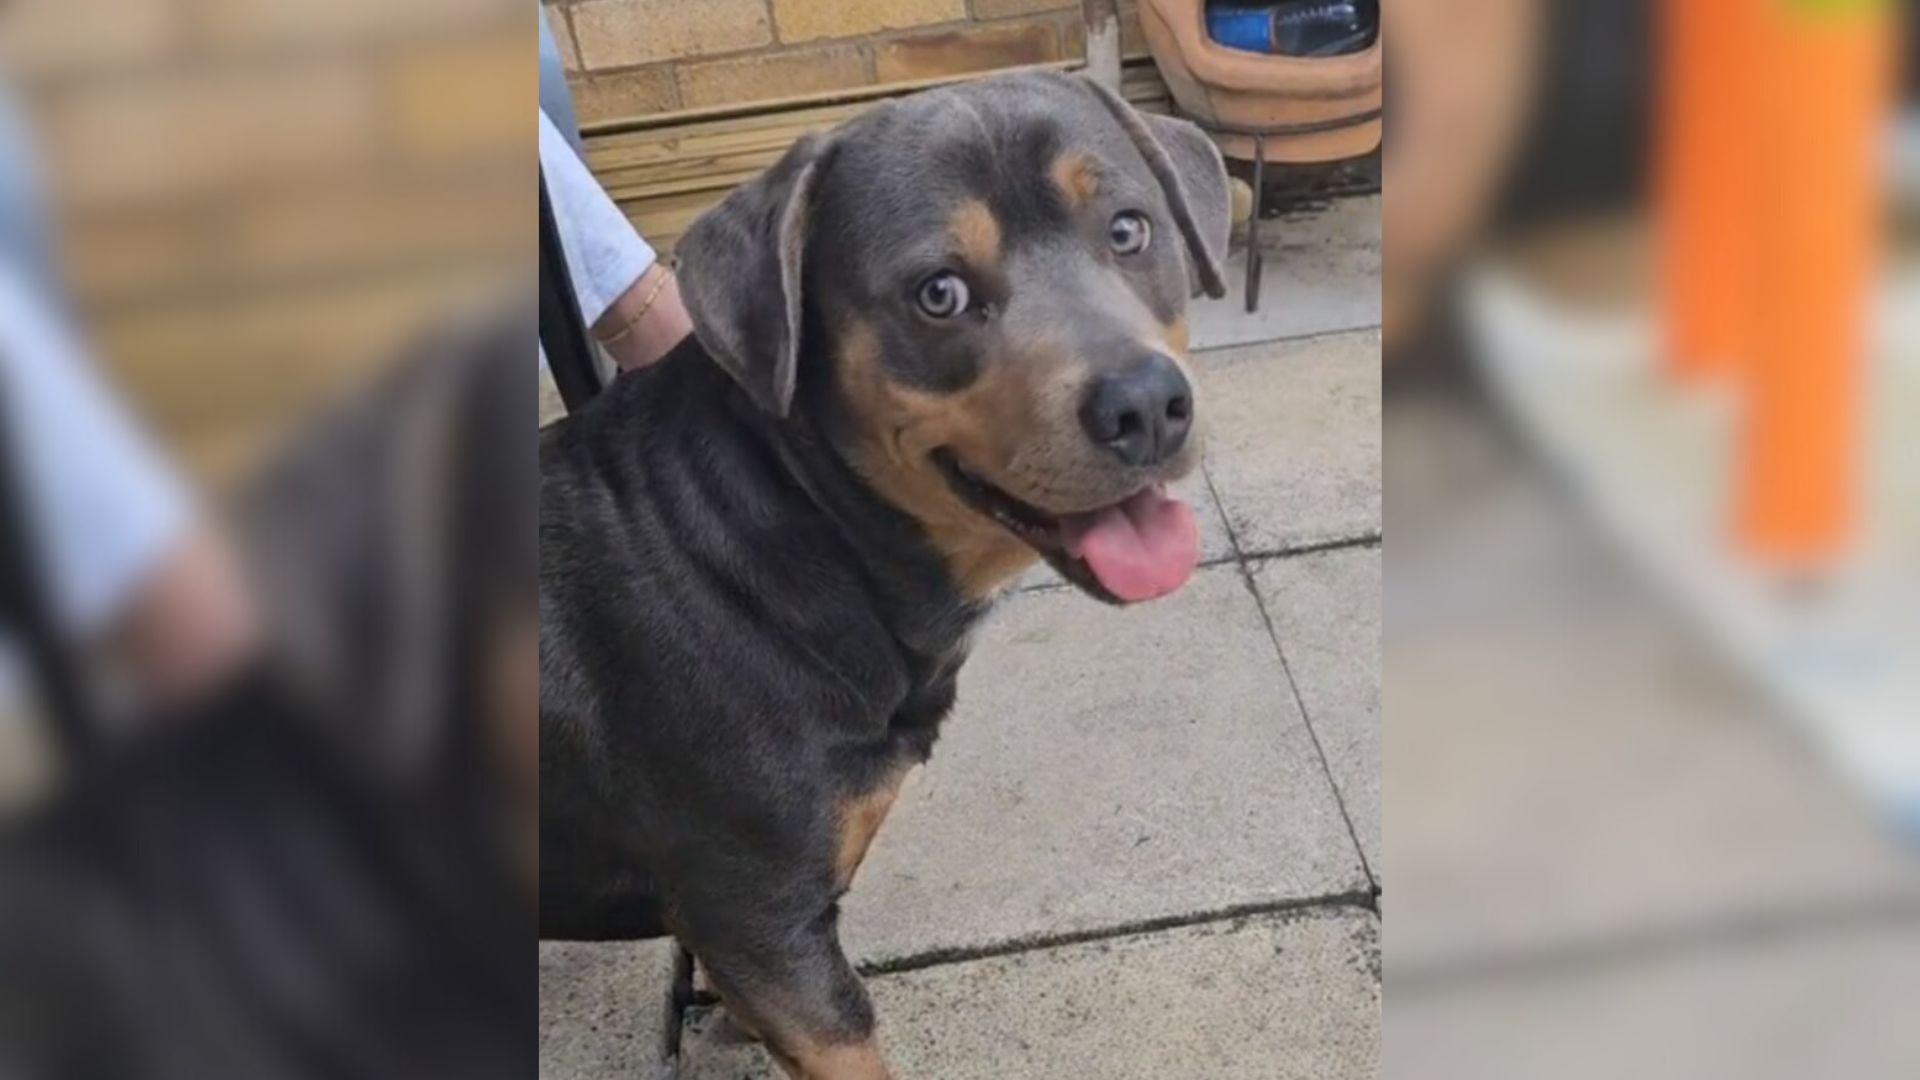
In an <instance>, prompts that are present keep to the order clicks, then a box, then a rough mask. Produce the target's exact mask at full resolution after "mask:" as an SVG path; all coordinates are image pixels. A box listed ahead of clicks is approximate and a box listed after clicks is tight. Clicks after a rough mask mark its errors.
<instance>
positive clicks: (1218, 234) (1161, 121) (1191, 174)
mask: <svg viewBox="0 0 1920 1080" xmlns="http://www.w3.org/2000/svg"><path fill="white" fill-rule="evenodd" d="M1083 81H1084V82H1085V83H1086V84H1087V85H1088V86H1090V87H1092V88H1093V91H1094V94H1095V96H1097V97H1098V98H1099V99H1100V103H1101V104H1102V105H1105V106H1106V107H1107V111H1108V112H1110V113H1112V114H1113V118H1114V119H1115V120H1116V121H1118V122H1119V124H1120V127H1121V128H1122V129H1124V130H1125V131H1126V133H1127V136H1128V137H1129V138H1131V139H1132V140H1133V145H1134V146H1135V147H1137V148H1138V149H1139V151H1140V156H1141V157H1143V158H1145V159H1146V162H1147V168H1148V169H1150V170H1151V171H1152V172H1153V176H1154V179H1156V180H1158V181H1160V187H1161V189H1162V190H1164V191H1165V192H1166V195H1167V206H1168V207H1169V208H1171V209H1172V211H1173V220H1174V224H1176V225H1178V226H1179V227H1180V235H1181V237H1182V238H1183V239H1185V240H1186V242H1187V254H1188V264H1187V265H1188V269H1190V270H1191V271H1192V274H1191V277H1192V278H1193V284H1194V286H1195V292H1205V293H1206V294H1207V295H1208V296H1211V297H1214V298H1216V299H1217V298H1219V297H1222V296H1225V295H1227V282H1226V277H1225V275H1224V274H1223V273H1222V271H1221V264H1222V263H1224V262H1225V261H1226V258H1227V238H1228V236H1229V235H1230V234H1231V233H1232V230H1233V217H1232V203H1231V201H1230V199H1229V196H1228V194H1227V167H1226V164H1225V162H1223V161H1222V160H1221V159H1220V149H1219V147H1216V146H1214V145H1213V140H1212V139H1209V138H1207V136H1206V133H1204V132H1202V131H1201V130H1200V129H1199V128H1197V127H1195V126H1193V125H1192V124H1190V123H1188V122H1186V121H1185V120H1177V119H1175V118H1173V117H1171V116H1154V115H1150V114H1146V113H1141V112H1138V111H1136V110H1135V109H1134V107H1133V106H1131V105H1129V104H1127V103H1126V102H1125V101H1124V100H1122V99H1121V97H1120V95H1118V94H1116V93H1114V92H1113V91H1111V90H1109V89H1107V88H1106V87H1104V86H1101V85H1100V84H1099V83H1097V82H1094V81H1093V80H1091V79H1086V80H1083Z"/></svg>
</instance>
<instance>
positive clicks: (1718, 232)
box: [1654, 0, 1772, 381]
mask: <svg viewBox="0 0 1920 1080" xmlns="http://www.w3.org/2000/svg"><path fill="white" fill-rule="evenodd" d="M1768 2H1772V0H1665V2H1664V3H1662V4H1661V5H1660V7H1659V31H1658V34H1657V35H1656V38H1657V41H1658V50H1659V51H1658V54H1657V55H1658V59H1657V61H1656V64H1657V70H1658V79H1659V88H1658V93H1659V102H1660V109H1659V113H1658V116H1659V121H1658V127H1657V129H1656V130H1657V135H1656V138H1657V139H1658V140H1659V141H1658V144H1657V154H1656V156H1655V162H1656V164H1655V175H1654V191H1655V198H1656V200H1657V203H1656V207H1657V208H1656V214H1657V216H1658V220H1659V225H1660V235H1659V241H1658V243H1659V258H1660V278H1661V296H1662V298H1663V303H1664V305H1665V310H1664V313H1663V328H1664V335H1665V341H1664V343H1663V348H1664V353H1665V366H1666V370H1667V372H1668V373H1669V374H1670V375H1673V376H1674V377H1676V378H1679V379H1681V380H1683V381H1697V380H1700V379H1707V378H1712V377H1716V376H1723V375H1728V374H1731V373H1733V372H1735V371H1737V370H1738V369H1740V368H1742V367H1744V366H1745V365H1746V362H1747V360H1748V357H1749V353H1750V350H1751V345H1752V338H1753V304H1754V300H1755V297H1754V292H1753V259H1754V251H1753V248H1754V243H1753V241H1754V236H1753V227H1752V221H1753V217H1754V213H1755V192H1754V185H1753V184H1752V183H1751V182H1750V178H1751V176H1752V174H1753V171H1754V169H1755V168H1756V167H1757V150H1756V147H1755V143H1754V140H1755V135H1756V132H1755V127H1754V123H1753V112H1752V104H1753V100H1752V97H1753V91H1754V76H1755V69H1756V66H1757V62H1758V56H1757V54H1756V53H1757V49H1756V47H1757V44H1758V40H1759V38H1758V34H1759V20H1760V17H1761V12H1760V5H1761V4H1763V3H1768Z"/></svg>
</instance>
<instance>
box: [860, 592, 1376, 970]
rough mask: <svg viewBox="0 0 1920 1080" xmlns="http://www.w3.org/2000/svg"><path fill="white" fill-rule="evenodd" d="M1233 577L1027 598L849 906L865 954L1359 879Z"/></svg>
mask: <svg viewBox="0 0 1920 1080" xmlns="http://www.w3.org/2000/svg"><path fill="white" fill-rule="evenodd" d="M1365 881H1366V879H1365V876H1364V871H1363V870H1362V868H1361V865H1360V861H1359V855H1358V852H1357V850H1356V849H1355V847H1354V846H1353V842H1352V839H1351V837H1350V836H1349V835H1348V833H1347V828H1346V824H1345V822H1344V820H1343V819H1342V818H1341V816H1340V809H1339V806H1338V804H1337V803H1336V802H1335V799H1334V795H1333V788H1332V784H1331V782H1330V781H1329V780H1328V778H1327V775H1326V773H1325V772H1324V771H1323V770H1322V769H1321V766H1320V762H1319V758H1318V756H1317V755H1316V754H1315V753H1314V750H1313V746H1312V743H1311V740H1310V736H1309V735H1308V733H1307V729H1306V727H1305V725H1304V724H1303V723H1302V721H1301V718H1300V714H1299V710H1298V708H1297V707H1296V706H1295V704H1294V702H1293V695H1292V693H1291V691H1290V690H1289V689H1288V687H1287V684H1286V681H1285V678H1284V677H1283V676H1282V674H1281V672H1280V667H1279V663H1278V659H1277V657H1276V656H1275V654H1274V651H1273V644H1272V642H1271V640H1269V638H1268V637H1267V634H1266V631H1265V627H1264V624H1263V623H1262V622H1261V619H1260V614H1259V611H1258V609H1257V607H1256V606H1255V604H1254V602H1253V598H1252V596H1251V595H1250V594H1249V593H1248V592H1247V589H1246V586H1245V584H1244V582H1243V581H1242V579H1241V577H1240V574H1239V571H1238V569H1237V568H1236V567H1234V566H1230V565H1229V566H1221V567H1213V568H1208V569H1204V570H1202V571H1200V572H1199V573H1198V574H1197V575H1196V576H1195V578H1194V580H1193V581H1192V582H1190V583H1189V584H1188V585H1187V587H1186V588H1184V589H1182V590H1181V591H1180V592H1178V593H1176V594H1174V595H1173V596H1171V597H1168V598H1166V599H1164V600H1160V601H1156V602H1154V603H1151V604H1146V605H1142V606H1139V607H1135V608H1127V609H1115V608H1110V607H1107V606H1105V605H1102V604H1099V603H1097V602H1095V601H1093V600H1091V599H1088V598H1086V597H1084V596H1081V595H1080V594H1079V593H1077V592H1067V591H1045V592H1032V593H1023V594H1019V595H1017V596H1014V597H1013V598H1011V599H1009V600H1008V601H1007V602H1006V604H1005V606H1004V609H1003V610H1002V611H1000V612H999V613H997V614H996V616H995V618H994V620H993V621H992V623H991V624H990V625H989V627H988V628H987V629H986V630H985V631H984V633H983V634H982V637H981V641H980V644H979V646H978V648H977V649H976V650H975V654H974V657H973V659H972V661H971V662H970V663H969V664H968V666H967V667H966V669H965V670H964V671H963V673H962V675H961V680H960V701H959V705H958V707H957V709H956V710H955V714H954V715H953V717H952V718H950V719H949V720H948V721H947V723H946V725H945V727H944V728H943V729H942V736H941V741H940V744H939V746H938V747H937V748H936V749H935V751H934V756H933V761H932V762H931V763H930V765H929V766H928V767H925V768H922V769H919V770H917V771H916V774H915V776H914V777H913V778H912V779H911V780H910V781H909V782H908V785H907V788H906V791H905V793H904V794H903V795H902V797H901V800H900V804H899V806H898V807H897V808H896V809H895V810H894V811H893V814H892V816H891V818H890V819H889V820H888V822H887V824H886V827H885V828H883V829H882V830H881V832H880V836H879V839H878V841H877V842H876V843H875V845H874V848H873V852H872V854H871V856H870V857H869V859H868V862H867V865H866V866H865V867H864V868H863V869H862V870H861V872H860V877H859V879H858V880H857V881H856V882H855V883H854V887H853V891H852V892H851V894H850V895H849V896H848V897H847V900H846V903H845V917H844V919H843V920H842V924H841V925H842V933H843V935H844V938H845V940H846V941H847V943H848V948H849V950H850V951H851V953H852V954H853V955H854V956H855V958H856V959H857V960H862V961H880V960H892V959H897V958H900V957H907V956H915V955H921V954H925V953H929V952H933V951H938V950H949V949H977V948H981V947H985V946H992V945H998V944H1002V943H1006V942H1019V941H1023V940H1028V939H1031V938H1034V937H1036V936H1040V935H1057V934H1062V933H1073V932H1077V931H1086V930H1095V929H1102V928H1111V927H1115V926H1120V925H1124V924H1128V923H1133V922H1136V921H1139V920H1144V919H1158V918H1165V917H1169V916H1186V915H1189V914H1192V913H1195V912H1206V911H1213V910H1219V909H1223V908H1227V907H1231V906H1235V905H1242V904H1250V903H1262V902H1268V901H1276V900H1288V899H1301V898H1307V897H1316V896H1325V895H1329V894H1334V893H1343V892H1348V891H1350V890H1354V889H1360V888H1364V887H1365Z"/></svg>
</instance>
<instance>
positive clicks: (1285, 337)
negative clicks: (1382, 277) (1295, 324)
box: [1189, 322, 1385, 356]
mask: <svg viewBox="0 0 1920 1080" xmlns="http://www.w3.org/2000/svg"><path fill="white" fill-rule="evenodd" d="M1384 325H1385V324H1383V323H1379V322H1368V323H1355V324H1354V325H1352V326H1336V327H1333V328H1331V329H1327V330H1309V331H1307V332H1306V333H1304V334H1281V335H1280V336H1278V337H1270V338H1255V339H1253V340H1252V341H1238V342H1229V343H1223V344H1220V345H1203V346H1201V347H1200V348H1197V349H1192V350H1189V352H1190V354H1191V355H1193V356H1205V355H1206V354H1208V353H1217V352H1226V351H1228V350H1229V349H1251V348H1253V347H1254V346H1256V345H1279V344H1283V343H1287V342H1294V341H1318V340H1319V339H1321V338H1330V337H1345V336H1346V335H1348V334H1363V333H1366V332H1367V331H1369V330H1371V331H1375V332H1378V331H1379V330H1381V329H1382V328H1383V327H1384Z"/></svg>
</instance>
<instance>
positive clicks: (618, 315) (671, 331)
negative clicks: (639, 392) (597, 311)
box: [593, 262, 693, 371]
mask: <svg viewBox="0 0 1920 1080" xmlns="http://www.w3.org/2000/svg"><path fill="white" fill-rule="evenodd" d="M691 333H693V320H692V319H690V318H688V316H687V309H686V305H684V304H682V303H681V302H680V283H679V282H678V281H677V280H675V278H674V274H673V270H672V268H671V267H668V266H665V265H663V264H661V263H658V262H656V263H654V264H653V266H652V267H650V268H649V269H648V270H647V272H646V273H644V274H641V275H640V278H639V280H638V281H635V282H634V283H633V285H632V286H631V287H629V288H628V289H627V291H626V292H623V293H621V294H620V296H619V298H618V299H616V300H614V302H613V303H612V305H610V306H609V307H608V308H607V311H606V314H604V315H602V316H600V319H599V321H598V322H595V323H594V324H593V336H594V337H596V338H598V339H599V341H600V344H601V346H602V347H604V348H605V349H606V350H607V355H609V356H611V357H613V362H614V363H616V364H618V365H620V367H621V368H622V369H623V370H628V371H631V370H633V369H634V368H642V367H646V366H647V365H648V364H651V363H653V362H654V361H655V360H658V359H660V358H661V357H663V356H665V355H667V353H669V352H671V351H672V350H673V347H674V346H675V345H678V344H680V343H681V342H682V341H684V340H686V337H687V335H688V334H691Z"/></svg>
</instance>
